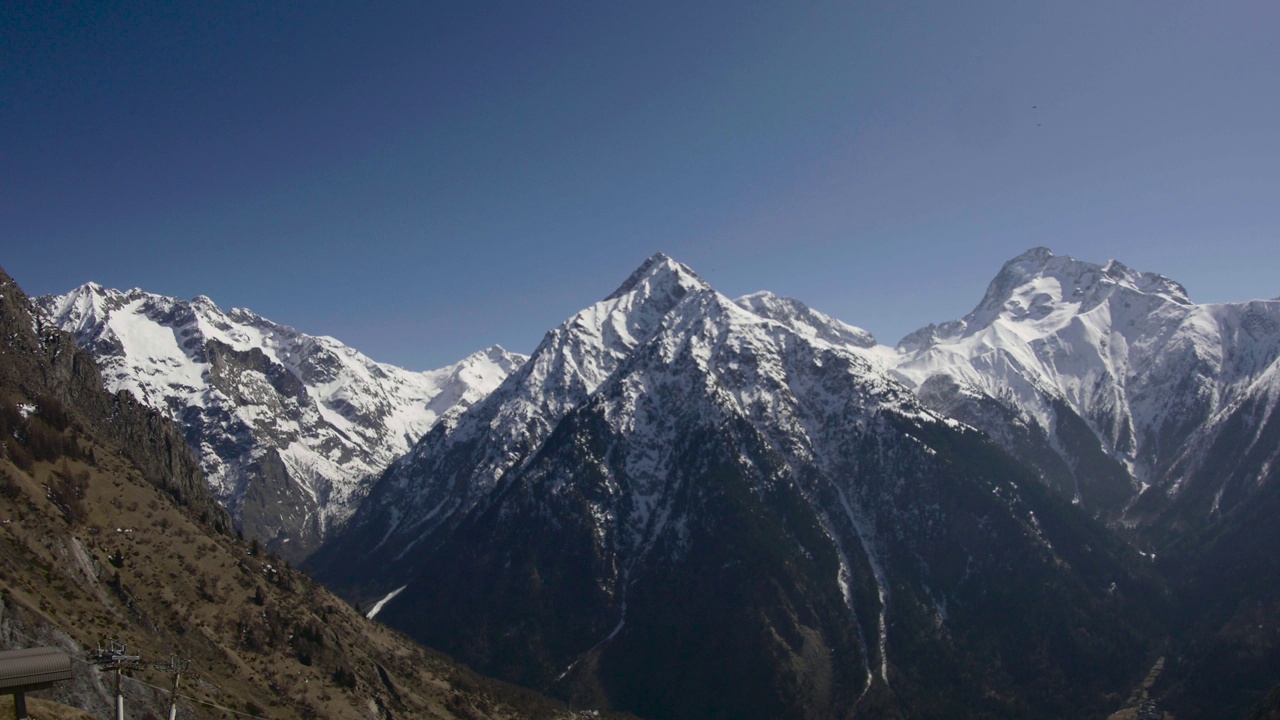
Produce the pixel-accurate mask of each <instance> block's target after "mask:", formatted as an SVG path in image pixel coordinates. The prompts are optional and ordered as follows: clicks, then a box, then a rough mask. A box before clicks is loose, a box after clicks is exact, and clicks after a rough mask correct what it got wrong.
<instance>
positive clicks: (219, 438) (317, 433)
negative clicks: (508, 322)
mask: <svg viewBox="0 0 1280 720" xmlns="http://www.w3.org/2000/svg"><path fill="white" fill-rule="evenodd" d="M39 302H40V305H41V307H42V308H43V311H44V313H45V314H46V315H47V316H48V317H49V318H51V320H52V321H53V322H55V323H56V324H57V325H58V326H60V327H62V328H63V329H65V330H67V331H69V332H72V333H73V334H74V335H75V338H76V341H77V342H78V343H79V344H80V345H81V346H82V347H84V348H86V349H87V350H89V351H90V352H91V353H92V354H93V355H94V357H95V359H96V360H97V361H98V363H99V364H100V365H101V366H102V368H103V375H104V378H105V383H106V386H107V387H108V388H109V389H111V390H112V391H116V392H127V393H129V394H131V395H133V396H134V397H136V398H137V399H138V400H140V401H141V402H143V403H146V404H148V405H150V406H152V407H154V408H157V409H159V410H160V411H162V412H164V413H166V414H167V415H169V416H170V417H172V418H173V419H174V420H175V421H176V422H177V423H178V424H179V425H180V426H181V427H182V429H183V431H184V433H185V435H186V442H187V443H188V444H189V445H190V446H191V447H192V448H193V449H195V450H196V451H197V454H198V455H199V457H200V459H201V464H202V466H203V470H204V473H205V476H206V477H207V478H208V482H209V484H210V486H211V487H212V489H213V492H214V494H215V496H216V497H217V498H218V500H219V501H221V502H222V503H223V504H224V505H225V506H226V507H227V509H228V510H229V511H230V512H231V514H232V516H233V518H235V520H236V521H237V523H239V524H240V525H241V527H242V529H243V530H244V532H245V533H246V534H247V535H249V536H250V537H253V538H256V539H259V540H262V541H263V542H264V543H266V545H267V547H268V548H269V549H271V550H273V551H275V552H278V553H280V554H281V555H283V556H285V557H287V558H290V559H294V560H300V559H302V558H304V557H306V555H308V554H309V553H310V552H311V550H313V549H314V548H315V547H316V546H317V545H318V544H319V542H320V541H321V540H322V539H323V538H324V537H325V536H326V535H327V534H328V533H329V532H330V531H331V529H332V527H333V526H335V525H339V524H341V523H342V522H344V521H345V520H346V518H347V517H348V516H349V515H350V513H351V511H352V510H353V509H354V507H355V506H356V504H358V503H359V501H360V499H361V498H363V496H364V493H365V492H366V491H367V489H368V486H369V483H370V482H371V481H372V479H373V478H374V477H376V475H377V474H378V473H379V472H381V470H382V469H383V468H385V467H386V466H387V465H388V464H390V463H391V461H393V460H394V459H395V458H396V457H398V456H399V455H400V454H402V453H404V452H405V451H406V450H408V449H409V447H411V445H412V443H413V442H414V441H416V440H417V439H418V438H419V437H421V436H422V435H423V434H424V433H426V431H427V430H428V429H430V427H431V426H432V425H433V424H434V423H436V422H437V421H439V420H440V419H441V418H443V417H447V416H449V415H450V414H451V413H456V412H459V411H460V410H461V409H462V408H465V407H466V406H468V405H470V404H471V403H473V402H475V401H476V400H477V399H479V398H481V397H483V396H484V395H485V394H486V393H487V392H488V391H489V390H491V389H492V388H493V387H496V386H497V384H498V383H499V382H500V381H501V380H502V379H503V378H505V377H506V375H507V374H508V373H510V372H511V370H512V369H514V368H515V367H517V366H518V365H519V364H520V363H521V362H522V361H523V358H522V357H521V356H518V355H513V354H511V353H508V352H506V351H505V350H503V349H501V348H497V347H495V348H490V349H488V350H485V351H482V352H480V353H476V354H475V355H472V356H471V357H469V358H467V359H465V360H463V361H462V362H460V363H458V364H456V365H453V366H450V367H447V368H443V369H441V370H436V371H432V372H427V373H414V372H409V371H406V370H403V369H401V368H397V367H394V366H390V365H385V364H381V363H376V362H374V361H372V360H370V359H369V358H367V357H365V356H363V355H361V354H360V353H358V352H356V351H355V350H352V349H351V348H348V347H346V346H344V345H342V344H341V343H339V342H338V341H336V340H334V339H332V338H326V337H311V336H308V335H304V334H302V333H299V332H297V331H295V330H293V329H292V328H289V327H286V326H282V325H278V324H276V323H272V322H271V321H269V320H266V319H264V318H261V317H259V316H257V315H254V314H253V313H251V312H249V311H247V310H242V309H234V310H232V311H230V312H227V313H224V312H223V311H222V310H220V309H219V308H218V307H217V306H216V305H215V304H214V303H213V302H212V301H211V300H209V299H208V298H206V297H203V296H202V297H198V298H196V299H195V300H193V301H190V302H186V301H181V300H176V299H174V298H167V297H162V296H158V295H152V294H148V293H144V292H142V291H140V290H132V291H129V292H127V293H125V292H119V291H116V290H108V289H105V288H102V287H100V286H97V285H94V284H88V285H84V286H82V287H80V288H78V289H76V290H75V291H73V292H71V293H69V294H67V295H63V296H56V297H52V296H51V297H46V298H41V299H40V301H39Z"/></svg>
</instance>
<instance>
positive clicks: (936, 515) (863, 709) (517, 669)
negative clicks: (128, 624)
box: [313, 255, 1146, 718]
mask: <svg viewBox="0 0 1280 720" xmlns="http://www.w3.org/2000/svg"><path fill="white" fill-rule="evenodd" d="M805 310H807V309H805V308H803V306H800V305H798V304H796V303H794V302H793V301H783V300H781V299H774V298H770V297H768V296H761V295H757V296H749V297H748V298H744V299H743V300H741V301H739V302H733V301H730V300H729V299H727V298H725V297H724V296H722V295H720V294H718V293H716V292H715V291H714V290H712V289H711V288H710V287H709V286H708V285H707V284H706V283H705V282H704V281H703V280H702V279H701V278H699V277H698V276H697V275H696V274H694V273H693V272H692V271H691V270H689V269H688V268H687V267H684V266H682V265H680V264H679V263H676V262H674V261H672V260H671V259H669V258H666V257H665V256H661V255H658V256H655V257H653V258H651V259H650V260H648V261H647V262H646V263H645V264H644V265H642V266H641V267H640V268H639V269H638V270H637V271H636V273H635V274H633V275H632V277H631V278H629V279H628V280H627V281H626V282H625V283H624V284H623V285H622V286H621V287H620V288H619V290H618V291H617V292H615V293H614V294H613V295H611V296H610V297H608V298H606V299H605V300H603V301H601V302H600V303H596V304H595V305H593V306H591V307H589V308H587V309H585V310H583V311H582V312H580V313H578V314H576V315H575V316H573V317H572V318H570V319H569V320H568V321H566V322H565V323H564V324H562V325H561V326H559V327H557V328H555V329H553V330H552V331H551V332H549V333H548V334H547V336H546V338H545V339H544V340H543V342H542V343H541V345H540V346H539V348H538V349H537V350H536V351H535V352H534V353H533V355H532V357H531V359H530V360H529V362H528V363H526V364H525V365H524V366H523V367H522V368H521V369H520V370H519V371H517V372H516V373H514V374H512V376H511V377H509V378H508V379H507V380H506V381H505V382H504V383H503V385H502V386H500V387H499V388H498V389H497V390H495V391H494V392H493V393H492V394H490V395H489V396H488V397H487V398H486V399H485V400H484V401H482V402H481V403H478V404H477V405H475V406H473V407H472V408H471V409H469V410H468V411H467V412H465V413H463V414H462V415H461V416H460V417H459V419H458V422H457V423H456V424H451V425H449V426H437V427H436V428H435V429H433V431H432V432H431V433H429V434H428V435H427V436H426V437H425V438H424V439H423V440H422V441H421V442H420V443H419V444H418V445H417V446H416V447H415V448H414V450H413V451H412V452H410V453H409V454H408V455H406V456H405V457H404V458H403V459H402V460H401V461H399V462H398V463H396V464H395V465H394V466H392V467H391V468H390V469H389V470H388V471H387V473H385V474H384V475H383V477H382V478H381V479H380V480H379V482H378V483H377V484H376V485H375V487H374V489H373V490H372V491H371V493H370V495H369V497H368V498H367V499H366V501H365V502H364V503H363V505H362V506H361V509H360V511H359V512H358V513H357V514H356V516H355V517H353V519H352V521H351V523H350V524H349V525H348V526H347V527H346V528H345V529H344V531H343V534H342V535H341V536H340V537H338V538H336V539H335V540H333V541H331V542H330V543H329V544H327V545H326V547H325V548H323V549H322V550H321V551H320V552H319V553H318V554H317V555H316V556H315V557H314V559H313V560H314V562H315V563H316V567H317V571H318V573H319V575H320V577H322V578H323V579H325V580H326V581H329V582H332V583H335V584H336V585H338V586H339V587H342V588H345V589H346V590H347V591H348V592H351V593H352V594H354V595H356V596H359V597H362V598H363V599H365V600H369V601H372V600H376V599H378V598H379V597H381V596H383V595H387V594H389V593H391V592H393V591H394V592H395V593H396V594H395V595H394V596H393V597H391V598H390V599H389V600H388V601H387V602H386V603H385V605H384V606H380V607H381V611H380V614H379V615H378V617H379V619H383V620H385V621H386V622H388V623H389V624H391V625H392V626H394V627H398V628H401V629H404V630H405V631H407V632H409V633H410V634H411V635H412V636H414V637H417V638H419V639H422V640H424V641H426V642H428V643H430V644H433V645H435V646H437V647H442V648H444V649H446V650H447V651H449V652H451V653H455V654H457V655H458V656H460V657H461V658H463V659H464V660H466V661H468V662H470V663H472V664H474V665H475V666H477V667H480V668H483V669H485V670H486V671H489V672H494V673H497V674H499V675H500V676H503V677H507V678H510V679H515V680H518V681H520V682H523V683H527V684H532V685H534V686H537V687H550V688H551V689H552V690H553V691H556V692H559V693H561V694H564V695H567V696H571V697H576V698H579V699H581V700H582V701H584V702H596V703H600V704H606V705H611V706H614V707H620V708H625V709H629V710H632V711H635V712H637V713H639V714H641V715H644V716H646V717H655V718H662V717H814V718H820V717H852V716H854V715H855V714H857V713H872V714H877V713H878V714H881V715H883V716H885V717H892V716H894V715H895V714H897V713H904V714H907V715H911V714H918V713H919V712H922V711H924V710H925V709H926V708H930V707H944V708H948V709H950V710H953V711H956V712H960V711H962V710H963V711H965V712H994V713H996V714H1016V715H1022V716H1025V717H1035V716H1046V717H1047V716H1053V715H1054V714H1055V713H1059V714H1060V713H1061V712H1062V709H1063V707H1065V706H1062V705H1060V703H1061V702H1062V698H1061V697H1058V696H1057V695H1056V694H1055V693H1059V692H1060V693H1063V697H1067V696H1069V697H1070V703H1071V705H1072V707H1083V706H1094V707H1096V706H1097V703H1098V702H1100V698H1099V696H1098V695H1096V694H1091V692H1092V691H1086V690H1083V689H1082V688H1083V687H1085V686H1086V685H1088V686H1090V687H1093V686H1098V685H1100V686H1110V687H1113V688H1115V687H1119V686H1122V685H1123V684H1124V683H1125V682H1126V676H1127V675H1128V674H1130V673H1131V672H1134V671H1136V668H1137V667H1138V665H1140V664H1141V662H1142V656H1143V654H1144V650H1143V643H1142V641H1141V640H1140V639H1139V638H1138V637H1137V635H1136V634H1135V632H1134V631H1133V630H1132V628H1130V627H1129V625H1128V621H1127V620H1125V619H1124V618H1122V615H1123V613H1121V612H1120V608H1122V607H1127V606H1128V604H1129V603H1130V600H1128V599H1126V598H1128V597H1129V595H1130V594H1132V595H1133V596H1138V595H1141V594H1143V593H1144V589H1143V587H1144V585H1143V584H1144V582H1146V581H1145V580H1143V579H1142V570H1141V568H1136V566H1134V565H1132V563H1133V562H1135V561H1136V555H1134V554H1133V553H1131V552H1129V551H1128V550H1127V549H1126V548H1124V547H1123V546H1121V545H1119V544H1118V543H1116V542H1114V540H1111V539H1109V538H1108V537H1107V535H1106V534H1105V531H1103V530H1102V529H1101V528H1100V527H1098V526H1094V525H1091V524H1090V523H1089V521H1088V520H1087V519H1086V518H1085V517H1083V515H1081V514H1079V513H1076V512H1075V511H1073V510H1072V509H1071V508H1070V507H1069V506H1067V505H1066V504H1065V503H1063V502H1060V501H1058V500H1056V499H1054V498H1053V497H1052V496H1050V495H1049V494H1047V493H1046V492H1044V491H1043V490H1042V488H1041V486H1040V485H1039V484H1038V483H1037V482H1036V481H1035V480H1034V479H1033V478H1032V476H1031V475H1030V474H1028V473H1026V472H1025V471H1023V470H1022V469H1021V468H1020V467H1019V466H1017V465H1015V464H1014V463H1013V462H1012V461H1011V460H1009V458H1008V457H1007V456H1005V455H1003V454H1002V453H1000V452H999V451H998V450H996V449H995V448H994V446H992V445H990V444H989V443H988V442H986V441H985V440H984V439H983V438H982V437H981V436H980V435H979V434H978V433H975V432H973V431H971V430H969V429H968V428H966V427H965V426H963V425H961V424H960V423H956V422H954V421H951V420H948V419H945V418H943V417H941V416H939V415H937V414H935V413H933V412H931V411H929V410H927V409H926V408H925V407H924V406H923V405H921V404H920V402H919V401H918V400H917V399H916V397H915V395H914V394H912V392H911V391H910V390H909V389H908V388H907V387H905V386H904V385H902V384H900V383H899V382H898V381H896V380H895V379H894V378H893V377H892V376H890V375H889V374H888V373H887V372H885V371H884V369H883V368H881V367H879V366H878V365H877V364H875V363H873V362H871V361H869V360H868V359H867V358H866V357H864V352H865V351H866V347H865V346H866V345H867V342H865V340H864V338H869V336H866V335H865V333H861V332H860V331H856V329H854V328H850V327H849V326H844V325H843V324H841V326H840V327H828V328H819V327H815V325H821V324H822V323H823V320H824V318H825V316H820V315H817V314H815V313H812V312H805ZM828 330H829V331H828ZM850 338H856V339H858V340H859V342H855V343H852V344H851V343H849V342H848V340H849V339H850ZM1069 568H1074V569H1069ZM1135 568H1136V569H1135ZM1012 576H1020V577H1022V578H1024V579H1028V580H1029V585H1028V586H1023V585H1020V584H1018V583H1012V582H1011V581H1010V578H1011V577H1012ZM1111 583H1117V585H1114V586H1113V585H1111ZM1109 587H1110V588H1111V589H1112V590H1114V589H1115V588H1116V587H1123V588H1124V589H1125V590H1124V593H1125V594H1124V595H1122V596H1119V597H1117V596H1114V595H1109V594H1108V591H1107V588H1109ZM1015 597H1016V600H1015V599H1014V598H1015ZM1139 614H1141V613H1139ZM996 617H998V618H999V619H1000V620H999V621H1000V622H1003V623H1004V624H1005V626H1006V628H1019V631H1014V632H1011V633H1006V634H1005V635H1006V636H1005V637H1003V638H999V639H993V638H992V636H991V632H990V630H991V625H990V624H991V623H992V622H994V621H995V618H996ZM1043 618H1056V620H1054V622H1059V623H1061V624H1060V626H1059V627H1062V628H1065V627H1078V628H1082V629H1084V630H1083V632H1084V633H1085V635H1088V634H1089V633H1093V636H1094V637H1107V638H1110V640H1109V641H1108V644H1106V645H1105V647H1104V646H1103V645H1100V644H1098V643H1097V642H1096V641H1091V640H1087V639H1085V638H1084V636H1079V637H1077V636H1070V635H1068V636H1063V635H1061V634H1053V633H1051V634H1053V635H1054V639H1053V642H1054V643H1055V644H1060V646H1061V647H1071V648H1072V652H1073V653H1075V657H1091V658H1094V659H1095V660H1098V662H1095V663H1090V662H1086V663H1083V664H1068V665H1064V664H1063V663H1062V662H1061V658H1060V657H1051V656H1047V655H1045V654H1044V653H1043V652H1041V653H1040V654H1037V651H1036V650H1035V649H1034V648H1032V647H1031V646H1030V645H1034V644H1035V642H1037V641H1032V642H1031V643H1030V645H1026V646H1021V647H1018V646H1017V642H1018V641H1017V640H1015V639H1014V638H1015V636H1016V637H1019V638H1022V637H1025V638H1035V637H1037V636H1038V635H1043V633H1038V632H1037V625H1038V624H1039V623H1040V622H1042V619H1043ZM1103 656H1105V658H1106V660H1107V662H1105V663H1104V662H1101V661H1102V660H1103ZM1000 657H1007V658H1009V659H1006V660H1005V661H1004V665H1016V666H1017V670H1010V669H1008V668H1006V669H998V668H1000V667H1003V665H1002V662H1001V661H1000V660H998V659H997V658H1000ZM975 674H976V675H978V676H980V677H978V678H977V679H975V678H974V676H975ZM962 677H968V678H969V680H968V681H962V680H960V678H962ZM1046 677H1048V678H1051V679H1049V680H1048V681H1044V678H1046ZM1086 677H1087V680H1085V678H1086ZM1033 678H1039V680H1040V685H1039V686H1036V685H1035V683H1034V682H1033ZM1046 688H1052V690H1046ZM984 693H988V694H987V695H985V696H984ZM992 693H994V694H992ZM993 697H1003V698H1004V699H1002V700H993V699H992V698H993Z"/></svg>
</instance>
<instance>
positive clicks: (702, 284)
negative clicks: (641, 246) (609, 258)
mask: <svg viewBox="0 0 1280 720" xmlns="http://www.w3.org/2000/svg"><path fill="white" fill-rule="evenodd" d="M644 285H648V286H649V287H650V288H652V289H655V290H656V289H666V290H671V289H675V288H676V287H683V288H686V289H695V288H697V289H710V287H711V286H710V285H708V284H707V282H706V281H705V280H703V279H702V278H701V277H698V274H697V273H696V272H694V271H693V270H692V269H690V268H689V266H688V265H685V264H684V263H680V262H676V261H675V260H672V259H671V258H670V257H669V256H667V255H666V254H665V253H661V252H659V253H654V254H653V255H652V256H650V257H649V259H648V260H645V261H644V262H643V263H641V264H640V267H638V268H636V270H635V272H633V273H631V276H630V277H628V278H627V280H626V282H624V283H622V285H621V286H619V287H618V289H617V290H614V291H613V294H611V295H609V297H607V298H605V299H606V300H614V299H616V298H620V297H622V296H623V295H626V294H628V293H631V292H633V291H635V290H636V289H637V288H639V287H641V286H644Z"/></svg>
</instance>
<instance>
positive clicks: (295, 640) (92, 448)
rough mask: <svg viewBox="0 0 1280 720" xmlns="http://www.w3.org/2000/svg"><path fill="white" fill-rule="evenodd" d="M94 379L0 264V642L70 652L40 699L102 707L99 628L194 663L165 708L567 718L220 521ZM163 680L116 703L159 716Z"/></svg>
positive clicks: (278, 714)
mask: <svg viewBox="0 0 1280 720" xmlns="http://www.w3.org/2000/svg"><path fill="white" fill-rule="evenodd" d="M96 378H97V371H96V368H94V367H93V366H92V363H91V361H87V355H84V354H83V353H82V352H81V351H79V350H78V349H76V348H75V345H74V343H73V342H71V340H70V338H69V337H68V336H66V335H64V334H60V333H57V332H55V331H51V330H50V329H49V328H47V327H43V326H41V324H40V323H39V321H38V320H36V319H35V318H33V317H32V316H31V314H30V303H29V301H28V300H27V299H26V296H25V295H22V294H21V290H19V289H18V288H17V286H16V285H15V284H13V282H12V280H10V279H9V278H8V276H6V275H4V273H3V271H0V594H2V595H3V602H0V648H6V649H7V648H13V647H28V646H32V645H56V646H59V647H62V648H63V649H65V650H67V651H68V652H69V653H70V654H71V655H72V656H73V658H75V660H76V662H74V663H73V670H74V673H75V676H76V679H75V680H74V681H73V682H71V683H64V684H62V685H60V686H58V687H57V688H55V689H54V690H51V691H43V693H42V695H41V696H42V697H45V698H47V699H56V700H59V701H61V702H64V703H66V704H69V705H73V706H75V707H80V708H84V709H86V710H89V711H90V712H92V713H93V714H95V715H98V716H99V717H107V716H109V715H110V712H111V707H112V705H111V702H112V701H111V697H110V695H111V692H110V688H109V686H110V683H109V678H107V677H106V676H104V675H102V674H101V673H100V672H99V671H98V670H97V669H95V668H93V667H91V666H90V665H89V664H88V663H87V662H86V659H87V657H88V654H89V651H90V650H91V649H93V648H94V647H95V646H96V645H97V644H98V643H99V642H101V641H103V640H105V639H115V640H118V641H123V642H125V643H127V644H128V647H129V651H130V653H131V654H138V655H140V656H141V657H142V658H143V660H145V661H147V662H158V661H163V660H166V659H168V657H169V656H170V655H171V654H179V655H183V656H187V657H190V658H191V659H192V661H193V664H192V666H191V670H190V672H189V673H188V674H187V675H186V676H184V678H183V682H182V692H183V693H184V694H186V695H189V696H191V697H192V698H194V699H195V700H197V701H199V702H192V701H189V700H188V701H184V702H183V704H182V712H181V714H180V716H181V717H188V718H215V717H232V716H231V715H230V714H227V713H226V712H224V711H222V710H217V709H214V708H213V707H211V706H210V705H217V706H222V707H224V708H230V709H234V710H236V711H239V712H242V713H250V714H252V715H257V716H262V717H268V718H376V717H395V718H432V717H439V718H521V717H530V718H542V717H546V718H550V717H558V716H564V715H567V713H565V712H563V711H562V710H561V709H560V708H559V706H558V705H557V704H555V703H553V702H551V701H548V700H546V699H544V698H542V697H541V696H537V695H535V694H534V693H531V692H529V691H525V690H521V689H517V688H512V687H510V686H506V685H502V684H499V683H495V682H493V681H489V680H486V679H483V678H481V677H479V676H477V675H475V674H473V673H471V672H469V671H466V670H465V669H463V668H460V667H459V666H458V665H456V664H455V663H453V662H452V661H450V660H448V659H447V658H445V657H443V656H441V655H439V654H436V653H433V652H430V651H427V650H424V649H422V648H420V647H418V646H416V645H414V644H413V643H411V642H410V641H408V640H407V639H406V638H404V637H403V636H401V635H398V634H396V633H394V632H392V631H390V630H388V629H387V628H385V627H383V626H381V625H378V624H377V623H374V622H371V621H368V620H366V619H364V618H363V617H362V616H361V615H360V614H359V613H358V612H356V611H355V610H354V609H353V608H351V607H349V606H348V605H347V604H346V603H345V602H343V601H342V600H340V599H338V598H337V597H336V596H334V595H332V594H331V593H329V592H328V591H327V590H325V589H324V588H322V587H320V586H318V585H317V584H315V583H314V582H312V581H311V580H310V579H308V578H307V577H306V576H305V575H303V574H301V573H299V572H297V571H295V570H293V569H292V568H289V567H287V566H284V565H283V564H282V563H281V562H280V561H278V560H276V559H274V558H271V557H268V556H266V555H265V554H263V553H261V552H259V551H256V549H255V547H254V546H252V545H250V544H247V543H245V542H243V541H241V540H239V539H238V538H236V537H234V536H230V535H227V534H225V532H224V529H225V528H226V524H225V522H224V521H225V515H224V514H222V513H221V512H220V511H219V510H218V509H217V508H215V507H210V506H209V505H208V503H207V497H208V494H207V490H206V489H204V488H203V486H202V485H199V484H197V483H196V482H195V480H197V479H198V480H199V482H200V483H203V480H202V479H199V478H198V474H197V476H196V477H195V478H194V479H193V478H192V477H191V476H190V473H191V469H192V468H193V467H196V466H195V463H194V459H193V458H191V457H190V451H189V450H187V449H186V446H185V445H184V444H182V443H181V442H180V440H181V436H180V435H178V434H177V433H176V430H174V429H173V426H172V424H170V423H168V422H167V421H165V420H164V419H163V418H161V417H160V416H158V415H157V414H155V413H152V412H147V411H145V409H140V406H137V404H136V403H133V402H132V401H131V400H130V399H129V398H122V397H120V396H111V395H108V394H106V393H105V392H103V391H102V390H101V389H100V386H96V385H95V384H94V383H96V382H98V380H96ZM197 473H198V471H197ZM175 478H176V479H175ZM168 684H169V677H168V676H165V675H163V674H162V673H160V672H158V671H156V670H154V669H140V670H138V671H136V672H135V673H134V677H133V678H132V679H127V680H126V681H125V683H124V688H125V693H126V698H127V704H128V706H129V708H130V709H129V712H128V716H129V717H138V718H148V717H151V716H155V717H163V716H164V715H165V714H166V693H164V692H162V691H160V690H158V689H156V688H153V687H151V686H158V687H164V688H167V687H168ZM201 703H208V704H210V705H205V704H201Z"/></svg>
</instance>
